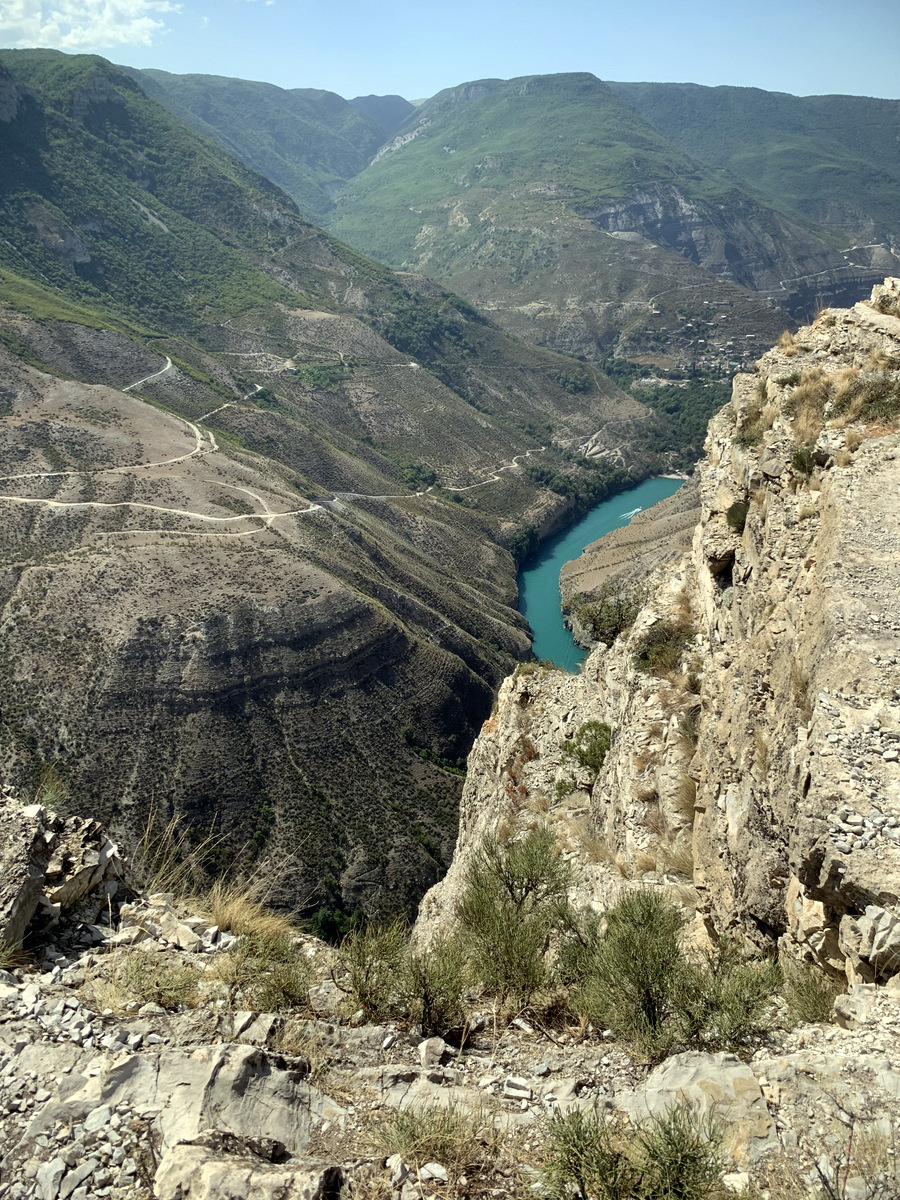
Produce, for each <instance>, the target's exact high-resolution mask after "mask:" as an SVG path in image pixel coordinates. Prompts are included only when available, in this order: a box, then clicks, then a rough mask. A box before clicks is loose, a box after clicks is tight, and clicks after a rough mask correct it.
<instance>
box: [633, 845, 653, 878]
mask: <svg viewBox="0 0 900 1200" xmlns="http://www.w3.org/2000/svg"><path fill="white" fill-rule="evenodd" d="M656 865H657V858H656V855H655V854H651V853H650V851H649V850H638V851H637V853H636V854H635V856H634V870H635V874H637V875H646V874H647V872H648V871H655V870H656Z"/></svg>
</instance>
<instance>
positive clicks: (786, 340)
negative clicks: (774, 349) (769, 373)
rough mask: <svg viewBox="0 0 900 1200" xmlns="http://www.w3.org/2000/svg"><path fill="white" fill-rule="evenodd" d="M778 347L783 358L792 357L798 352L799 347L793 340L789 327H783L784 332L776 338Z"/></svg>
mask: <svg viewBox="0 0 900 1200" xmlns="http://www.w3.org/2000/svg"><path fill="white" fill-rule="evenodd" d="M778 349H779V350H780V351H781V353H782V354H783V355H784V356H785V358H793V357H794V355H795V354H799V353H800V347H799V346H798V345H797V343H796V342H795V341H794V335H793V334H792V333H791V331H790V330H789V329H785V331H784V333H782V335H781V337H780V338H779V339H778Z"/></svg>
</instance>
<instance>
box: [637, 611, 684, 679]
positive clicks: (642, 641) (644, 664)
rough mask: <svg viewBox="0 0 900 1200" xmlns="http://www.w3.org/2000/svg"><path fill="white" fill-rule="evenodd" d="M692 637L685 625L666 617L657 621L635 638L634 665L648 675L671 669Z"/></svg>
mask: <svg viewBox="0 0 900 1200" xmlns="http://www.w3.org/2000/svg"><path fill="white" fill-rule="evenodd" d="M692 637H693V633H692V631H691V629H690V627H689V626H687V625H683V624H681V623H679V622H678V621H671V620H668V619H664V620H661V621H657V622H656V624H655V625H651V626H650V628H649V629H647V630H645V631H644V633H642V634H641V636H640V637H639V638H638V640H637V643H636V645H635V647H634V654H633V662H634V665H635V667H637V669H638V670H639V671H643V672H645V674H649V675H665V674H666V672H668V671H673V670H674V669H675V668H676V667H677V666H678V663H679V662H680V660H681V656H682V654H683V653H684V651H685V648H686V647H687V645H688V643H689V642H690V640H691V638H692Z"/></svg>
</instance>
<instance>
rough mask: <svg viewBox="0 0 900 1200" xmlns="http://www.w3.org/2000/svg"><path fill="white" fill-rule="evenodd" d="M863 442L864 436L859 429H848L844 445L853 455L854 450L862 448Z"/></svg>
mask: <svg viewBox="0 0 900 1200" xmlns="http://www.w3.org/2000/svg"><path fill="white" fill-rule="evenodd" d="M863 441H864V438H863V435H862V434H861V433H860V432H859V430H858V429H848V430H847V432H846V433H845V434H844V443H845V445H846V447H847V449H848V450H849V451H850V452H851V454H852V453H853V451H854V450H858V449H859V448H860V446H861V445H862V444H863Z"/></svg>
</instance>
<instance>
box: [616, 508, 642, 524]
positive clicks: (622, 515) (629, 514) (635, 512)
mask: <svg viewBox="0 0 900 1200" xmlns="http://www.w3.org/2000/svg"><path fill="white" fill-rule="evenodd" d="M639 512H643V509H642V508H641V506H640V504H639V505H638V506H637V508H633V509H632V510H631V512H627V513H620V514H619V520H620V521H630V520H631V518H632V517H636V516H637V515H638V513H639Z"/></svg>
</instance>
